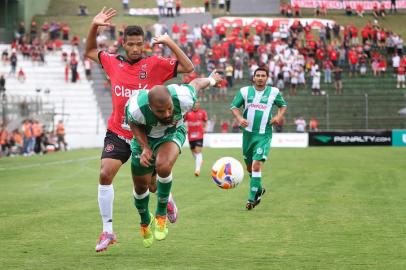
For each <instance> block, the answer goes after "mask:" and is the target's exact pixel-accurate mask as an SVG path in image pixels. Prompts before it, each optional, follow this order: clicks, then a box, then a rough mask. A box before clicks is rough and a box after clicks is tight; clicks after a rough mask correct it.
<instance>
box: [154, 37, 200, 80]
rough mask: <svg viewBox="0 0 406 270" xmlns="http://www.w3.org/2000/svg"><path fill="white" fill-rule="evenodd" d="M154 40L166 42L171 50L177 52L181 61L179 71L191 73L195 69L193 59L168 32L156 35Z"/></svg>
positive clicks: (155, 42) (177, 56)
mask: <svg viewBox="0 0 406 270" xmlns="http://www.w3.org/2000/svg"><path fill="white" fill-rule="evenodd" d="M152 40H153V42H154V44H164V45H166V46H168V47H169V49H171V51H172V52H173V53H174V54H175V56H176V59H177V60H178V63H179V65H178V69H177V70H176V71H177V72H178V73H190V72H192V71H193V70H194V66H193V63H192V61H191V60H190V59H189V58H188V57H187V55H186V54H185V53H184V52H183V51H182V49H181V48H179V46H178V45H176V43H175V42H174V41H173V40H172V39H171V38H170V37H169V36H168V35H167V34H165V35H161V36H158V37H154V38H153V39H152Z"/></svg>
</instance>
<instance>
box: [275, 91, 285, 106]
mask: <svg viewBox="0 0 406 270" xmlns="http://www.w3.org/2000/svg"><path fill="white" fill-rule="evenodd" d="M274 103H275V104H276V106H278V107H279V108H280V107H285V106H288V103H286V101H285V99H284V98H283V96H282V95H281V93H280V92H279V93H278V94H277V95H276V98H275V100H274Z"/></svg>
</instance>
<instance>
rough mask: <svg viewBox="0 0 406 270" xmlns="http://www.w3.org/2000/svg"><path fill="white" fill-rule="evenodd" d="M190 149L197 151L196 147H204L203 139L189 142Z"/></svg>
mask: <svg viewBox="0 0 406 270" xmlns="http://www.w3.org/2000/svg"><path fill="white" fill-rule="evenodd" d="M189 146H190V149H195V148H196V146H198V147H203V139H201V140H196V141H191V142H189Z"/></svg>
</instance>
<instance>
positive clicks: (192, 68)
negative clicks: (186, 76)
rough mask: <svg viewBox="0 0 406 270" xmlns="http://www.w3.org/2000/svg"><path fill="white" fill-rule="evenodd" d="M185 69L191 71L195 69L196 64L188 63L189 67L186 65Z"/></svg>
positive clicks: (187, 71)
mask: <svg viewBox="0 0 406 270" xmlns="http://www.w3.org/2000/svg"><path fill="white" fill-rule="evenodd" d="M185 70H186V73H191V72H193V71H195V66H194V65H193V64H192V63H190V64H188V65H187V67H185Z"/></svg>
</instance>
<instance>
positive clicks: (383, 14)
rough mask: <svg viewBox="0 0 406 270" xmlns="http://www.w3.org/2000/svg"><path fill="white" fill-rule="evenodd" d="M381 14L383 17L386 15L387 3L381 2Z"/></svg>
mask: <svg viewBox="0 0 406 270" xmlns="http://www.w3.org/2000/svg"><path fill="white" fill-rule="evenodd" d="M379 15H380V16H381V17H385V16H386V11H385V3H384V2H381V6H380V8H379Z"/></svg>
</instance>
